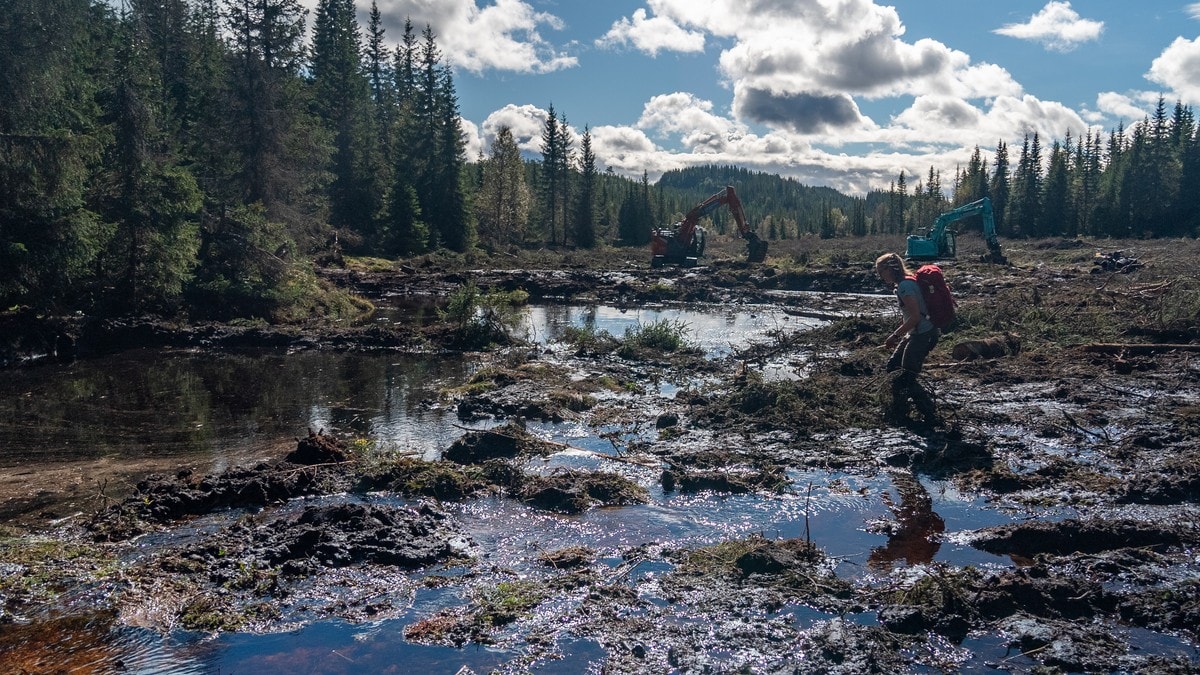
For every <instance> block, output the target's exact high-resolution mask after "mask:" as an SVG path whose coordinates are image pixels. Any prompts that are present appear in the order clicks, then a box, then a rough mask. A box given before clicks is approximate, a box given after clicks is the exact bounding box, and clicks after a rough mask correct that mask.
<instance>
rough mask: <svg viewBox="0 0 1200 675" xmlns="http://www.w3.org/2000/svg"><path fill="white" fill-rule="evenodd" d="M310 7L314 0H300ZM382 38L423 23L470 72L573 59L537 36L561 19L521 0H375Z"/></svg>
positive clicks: (555, 65)
mask: <svg viewBox="0 0 1200 675" xmlns="http://www.w3.org/2000/svg"><path fill="white" fill-rule="evenodd" d="M301 2H302V4H304V5H305V6H306V7H307V8H308V9H309V10H310V11H311V10H313V9H314V8H315V7H316V4H317V0H301ZM376 3H377V5H378V7H379V12H380V15H381V16H382V17H383V27H384V29H385V31H386V39H387V40H388V42H390V43H391V44H395V43H397V42H399V41H400V39H401V37H402V36H403V35H404V21H405V19H411V20H412V24H413V28H414V30H415V32H416V33H417V34H418V37H419V35H420V33H421V31H423V30H424V29H425V26H426V25H428V26H430V27H431V28H432V29H433V33H434V37H435V39H436V41H437V45H438V48H439V49H441V51H442V54H443V56H445V57H446V59H447V60H448V61H449V62H450V63H452V64H454V66H455V67H458V68H463V69H465V70H468V71H471V72H473V73H482V72H484V71H486V70H499V71H510V72H517V73H549V72H554V71H557V70H563V69H566V68H573V67H575V66H577V65H578V63H579V62H578V59H577V58H576V57H575V56H572V55H570V54H567V53H565V52H563V51H561V50H559V49H558V48H557V47H555V46H554V45H552V44H551V43H550V42H549V41H547V40H546V39H545V38H543V37H542V34H541V32H540V31H541V29H542V28H543V27H544V28H548V29H550V30H560V29H561V28H562V25H563V24H562V20H561V19H559V18H558V17H557V16H555V15H553V14H549V13H547V12H539V11H536V10H535V9H534V8H533V6H532V5H531V4H530V3H529V2H526V1H524V0H495V2H494V3H493V4H491V5H488V6H486V7H483V8H480V7H479V5H478V4H477V0H376ZM359 5H360V6H359V10H360V17H359V19H360V23H361V24H362V26H364V27H365V26H366V25H367V23H366V21H367V18H366V12H367V11H368V10H369V7H370V4H369V3H359Z"/></svg>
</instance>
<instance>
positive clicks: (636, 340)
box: [618, 319, 696, 358]
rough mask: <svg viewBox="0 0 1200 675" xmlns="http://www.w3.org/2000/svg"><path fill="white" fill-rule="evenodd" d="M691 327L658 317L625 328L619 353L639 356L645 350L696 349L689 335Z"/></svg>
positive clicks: (661, 351)
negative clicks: (689, 339) (645, 322)
mask: <svg viewBox="0 0 1200 675" xmlns="http://www.w3.org/2000/svg"><path fill="white" fill-rule="evenodd" d="M689 332H691V327H690V326H688V325H687V324H686V323H684V322H682V321H677V320H671V319H658V320H657V321H652V322H650V323H647V324H638V325H637V326H636V327H634V328H627V329H626V330H625V337H624V339H623V340H622V341H621V347H620V349H619V350H618V353H619V354H620V355H621V356H623V357H625V358H637V357H638V356H640V355H642V354H644V353H645V352H659V353H668V354H674V353H680V352H690V351H695V350H696V347H694V346H693V345H691V344H689V343H688V341H687V335H688V333H689Z"/></svg>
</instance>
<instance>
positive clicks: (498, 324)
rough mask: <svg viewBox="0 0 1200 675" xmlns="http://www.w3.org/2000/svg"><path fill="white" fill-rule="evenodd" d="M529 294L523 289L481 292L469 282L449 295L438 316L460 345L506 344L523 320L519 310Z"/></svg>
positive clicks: (484, 345)
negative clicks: (451, 328) (449, 326)
mask: <svg viewBox="0 0 1200 675" xmlns="http://www.w3.org/2000/svg"><path fill="white" fill-rule="evenodd" d="M528 300H529V294H528V293H526V292H525V291H522V290H515V291H491V292H486V293H485V292H482V291H480V290H479V288H478V287H477V286H476V285H475V282H473V281H468V282H467V283H466V284H463V285H462V286H460V287H459V289H458V290H457V291H455V292H454V293H453V294H451V296H450V300H449V301H448V302H447V303H446V307H445V309H439V310H438V316H439V317H440V318H441V319H442V320H443V321H447V322H449V323H450V324H452V325H453V326H454V327H455V329H456V330H457V332H458V338H459V342H460V343H461V344H462V345H465V346H468V347H479V348H483V347H488V346H490V345H494V344H508V343H511V342H512V341H513V340H515V339H516V334H517V331H518V330H519V329H520V327H521V325H522V323H523V322H524V320H525V316H524V314H523V313H522V311H521V307H522V306H523V305H524V304H525V303H526V302H528Z"/></svg>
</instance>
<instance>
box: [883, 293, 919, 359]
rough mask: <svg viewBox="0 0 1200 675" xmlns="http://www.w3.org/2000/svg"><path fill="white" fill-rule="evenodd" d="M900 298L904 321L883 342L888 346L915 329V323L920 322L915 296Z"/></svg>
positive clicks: (893, 344)
mask: <svg viewBox="0 0 1200 675" xmlns="http://www.w3.org/2000/svg"><path fill="white" fill-rule="evenodd" d="M900 299H901V302H902V303H903V305H904V322H903V323H901V324H900V327H899V328H897V329H896V330H895V332H893V333H892V334H891V335H889V336H888V338H887V341H886V342H885V343H884V344H885V345H887V346H888V347H894V346H896V343H897V342H899V341H900V339H901V338H903V337H904V336H905V335H908V334H909V333H911V332H912V331H913V330H915V329H916V327H917V324H919V323H921V307H920V305H918V304H917V296H915V295H904V296H901V298H900Z"/></svg>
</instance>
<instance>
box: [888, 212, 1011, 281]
mask: <svg viewBox="0 0 1200 675" xmlns="http://www.w3.org/2000/svg"><path fill="white" fill-rule="evenodd" d="M971 216H980V217H981V219H982V220H983V239H984V241H985V242H987V247H988V253H987V255H986V256H984V259H985V261H986V262H994V263H997V264H1000V265H1003V264H1005V263H1007V262H1008V259H1007V258H1005V257H1004V252H1003V251H1002V250H1001V248H1000V240H999V239H998V238H997V237H996V221H995V219H994V218H993V216H992V200H990V199H988V198H987V197H984V198H983V199H980V200H977V201H973V202H971V203H970V204H964V205H963V206H960V207H958V208H957V209H954V210H952V211H947V212H945V213H943V214H942V215H940V216H938V217H937V220H935V221H933V227H931V228H929V234H928V235H924V234H910V235H908V251H907V252H906V253H905V256H904V257H906V258H908V259H909V260H938V259H945V258H954V257H955V256H956V255H957V253H958V251H957V244H956V242H955V239H954V238H955V236H956V235H957V231H956V230H955V229H954V228H952V227H950V226H951V225H953V224H954V223H957V222H958V221H960V220H962V219H964V218H970V217H971Z"/></svg>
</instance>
